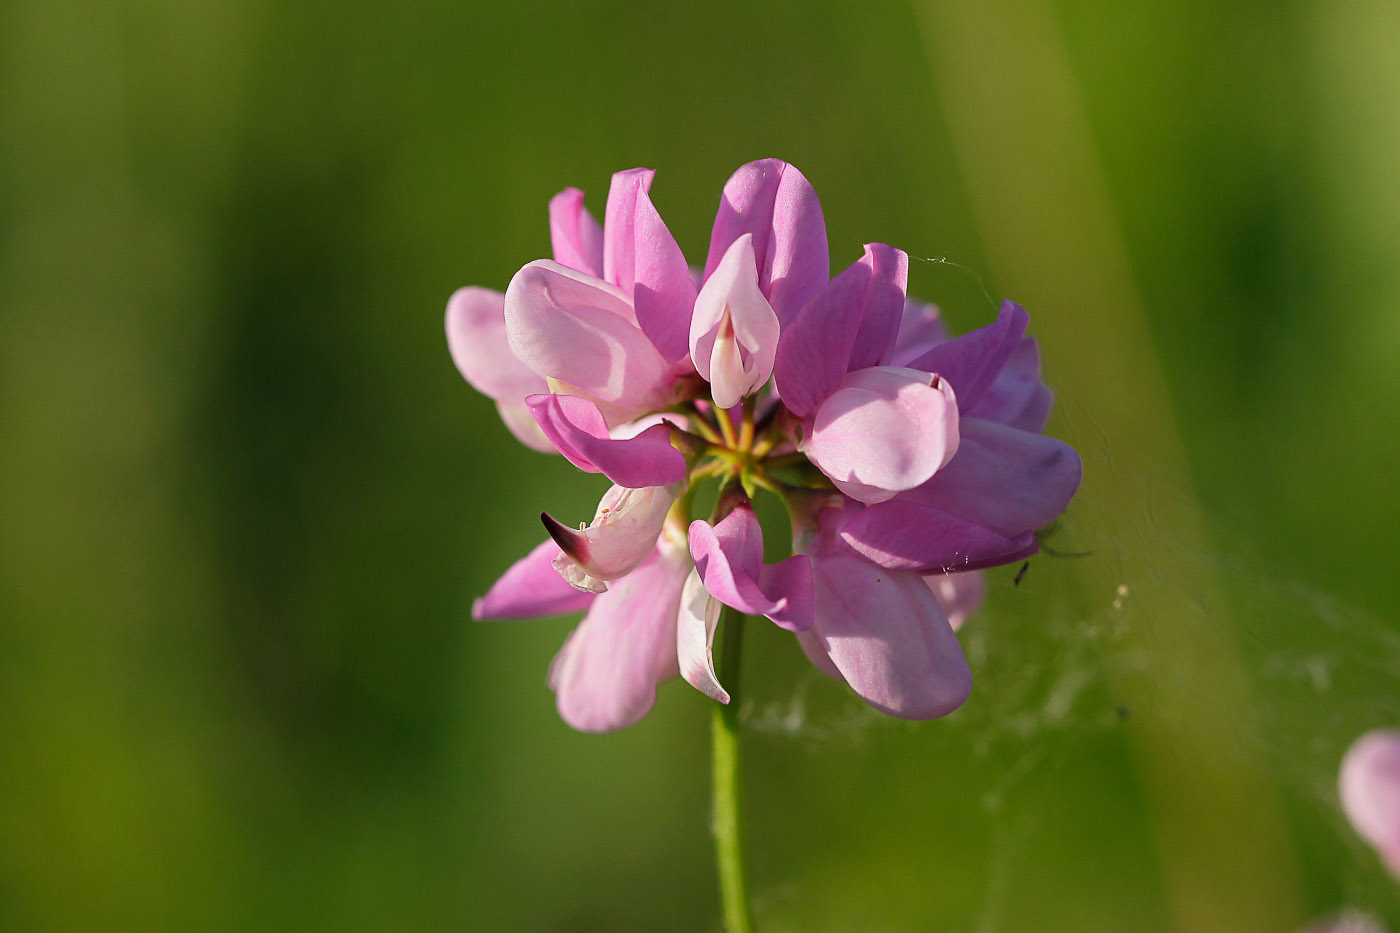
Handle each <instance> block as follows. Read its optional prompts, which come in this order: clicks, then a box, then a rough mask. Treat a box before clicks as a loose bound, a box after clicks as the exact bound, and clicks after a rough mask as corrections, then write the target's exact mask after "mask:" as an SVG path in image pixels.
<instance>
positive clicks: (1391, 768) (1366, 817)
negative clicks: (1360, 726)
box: [1338, 729, 1400, 878]
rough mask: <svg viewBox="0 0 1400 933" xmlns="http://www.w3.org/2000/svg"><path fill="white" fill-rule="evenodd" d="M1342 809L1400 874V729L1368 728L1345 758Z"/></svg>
mask: <svg viewBox="0 0 1400 933" xmlns="http://www.w3.org/2000/svg"><path fill="white" fill-rule="evenodd" d="M1338 788H1339V791H1340V794H1341V798H1342V809H1343V810H1345V811H1346V815H1347V819H1349V820H1351V825H1352V826H1353V827H1354V828H1355V829H1356V832H1357V834H1358V835H1360V836H1361V838H1363V839H1365V840H1366V841H1367V842H1369V843H1370V844H1371V845H1372V846H1374V847H1375V849H1376V852H1377V853H1379V854H1380V856H1381V859H1382V860H1383V861H1384V862H1385V864H1386V867H1387V868H1389V869H1390V871H1391V873H1392V874H1394V875H1395V876H1396V877H1398V878H1400V732H1398V731H1394V730H1388V729H1377V730H1375V731H1374V732H1368V733H1366V734H1365V735H1363V736H1362V737H1361V738H1359V739H1357V740H1356V742H1355V743H1354V744H1353V745H1352V746H1351V748H1350V749H1349V750H1348V751H1347V754H1346V757H1345V758H1344V759H1343V760H1342V769H1341V775H1340V777H1339V779H1338Z"/></svg>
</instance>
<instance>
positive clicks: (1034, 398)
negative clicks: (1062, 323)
mask: <svg viewBox="0 0 1400 933" xmlns="http://www.w3.org/2000/svg"><path fill="white" fill-rule="evenodd" d="M1050 403H1051V394H1050V390H1049V389H1048V388H1046V386H1045V383H1043V382H1041V381H1040V348H1039V347H1038V346H1037V345H1036V342H1035V340H1034V338H1031V337H1026V338H1024V339H1023V340H1022V341H1021V342H1020V343H1019V344H1017V346H1016V349H1015V350H1014V351H1012V353H1011V356H1010V358H1008V359H1007V361H1006V365H1005V366H1003V367H1002V370H1001V372H1000V373H998V374H997V377H996V378H995V379H993V380H992V384H991V385H990V386H988V387H987V391H986V392H984V393H983V394H982V397H981V398H980V399H978V400H977V404H975V405H973V406H972V407H971V408H969V409H968V411H967V413H968V415H969V416H970V417H973V418H981V419H983V420H985V421H995V422H997V423H999V424H1004V425H1008V426H1009V427H1013V428H1020V429H1021V430H1022V431H1035V432H1037V433H1039V432H1041V431H1043V430H1045V422H1046V420H1047V419H1048V418H1049V417H1050Z"/></svg>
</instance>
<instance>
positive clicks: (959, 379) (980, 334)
mask: <svg viewBox="0 0 1400 933" xmlns="http://www.w3.org/2000/svg"><path fill="white" fill-rule="evenodd" d="M1029 323H1030V316H1029V315H1028V314H1026V309H1025V308H1022V307H1021V306H1020V305H1018V304H1016V302H1014V301H1003V302H1002V303H1001V311H1000V312H999V313H998V314H997V319H996V321H995V322H993V323H991V324H988V325H987V326H986V327H979V328H978V329H977V330H974V331H971V332H969V333H966V334H963V335H962V336H961V337H954V338H953V339H952V340H949V341H948V342H947V343H941V344H939V345H938V346H936V347H934V348H933V349H932V350H929V351H928V352H927V353H925V354H924V355H923V356H921V357H919V358H918V359H916V360H913V361H912V362H910V363H909V365H910V366H911V367H912V368H914V369H922V370H924V371H925V372H930V373H937V374H938V375H939V376H942V377H943V378H944V379H946V380H948V381H949V382H951V383H952V384H953V389H954V391H956V392H957V393H958V408H959V410H960V411H968V410H970V409H971V408H972V406H973V405H976V404H977V401H978V400H979V399H980V398H981V397H982V393H983V392H985V391H986V390H987V387H988V386H990V385H991V384H992V380H994V379H995V378H996V377H997V374H998V373H1000V372H1001V369H1002V367H1003V366H1005V365H1006V361H1007V360H1008V359H1009V358H1010V357H1011V354H1012V353H1013V352H1014V351H1015V349H1016V346H1017V345H1018V344H1019V343H1020V342H1021V337H1022V336H1024V335H1025V333H1026V325H1027V324H1029Z"/></svg>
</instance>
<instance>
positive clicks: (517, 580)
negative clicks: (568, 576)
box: [472, 541, 594, 619]
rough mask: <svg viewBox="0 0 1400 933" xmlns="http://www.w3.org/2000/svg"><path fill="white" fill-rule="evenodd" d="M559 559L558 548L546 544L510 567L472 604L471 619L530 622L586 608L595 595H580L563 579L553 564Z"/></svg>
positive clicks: (546, 542)
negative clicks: (527, 620)
mask: <svg viewBox="0 0 1400 933" xmlns="http://www.w3.org/2000/svg"><path fill="white" fill-rule="evenodd" d="M558 556H559V546H558V545H557V544H555V543H554V542H553V541H545V542H544V543H542V544H540V545H538V546H537V547H536V548H535V549H534V550H533V551H531V552H530V553H529V554H526V555H525V556H524V557H522V558H520V560H518V561H516V562H515V563H514V564H511V566H510V569H509V570H507V571H506V572H505V573H503V574H501V578H500V579H499V580H497V581H496V582H495V583H494V584H492V585H491V589H489V590H487V591H486V595H485V596H483V597H481V598H480V599H478V600H477V601H476V602H474V603H472V618H473V619H530V618H534V617H535V616H552V615H559V614H560V613H564V612H581V611H583V610H584V609H587V608H588V607H589V606H590V605H592V603H593V599H594V597H593V594H591V593H581V592H579V591H578V590H576V589H574V588H573V587H572V586H570V585H569V584H567V583H565V582H564V580H563V579H561V578H560V576H559V574H558V573H557V572H556V571H555V569H554V565H553V561H554V559H555V558H556V557H558Z"/></svg>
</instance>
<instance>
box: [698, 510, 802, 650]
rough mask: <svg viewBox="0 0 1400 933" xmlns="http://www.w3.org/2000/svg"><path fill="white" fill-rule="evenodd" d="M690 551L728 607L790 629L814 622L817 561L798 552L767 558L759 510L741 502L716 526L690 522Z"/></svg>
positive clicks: (710, 588) (703, 577)
mask: <svg viewBox="0 0 1400 933" xmlns="http://www.w3.org/2000/svg"><path fill="white" fill-rule="evenodd" d="M690 553H691V556H692V557H693V558H694V560H695V569H696V570H697V571H698V572H699V574H700V579H701V580H702V581H704V584H705V589H706V590H708V591H709V592H710V593H711V594H712V595H713V596H714V597H715V598H716V599H718V600H719V601H720V602H722V603H724V604H725V605H726V606H732V607H734V608H735V609H738V610H739V611H740V612H746V613H748V614H749V615H761V616H767V617H768V618H769V619H772V620H773V621H774V622H775V623H777V624H778V625H780V626H782V627H783V628H785V629H788V630H789V631H794V632H795V631H802V630H803V629H806V628H809V627H810V626H811V624H812V565H811V563H810V562H809V561H808V559H807V557H806V555H803V554H797V555H794V556H793V557H789V558H788V559H787V560H784V561H781V562H779V563H777V564H772V565H764V563H763V529H762V528H761V527H760V526H759V524H758V518H757V517H756V516H755V515H754V512H753V509H751V508H749V507H748V506H740V507H738V508H736V509H735V510H734V511H732V512H730V513H729V515H727V516H726V517H725V518H724V520H723V521H721V522H720V523H719V524H718V525H715V526H713V527H711V526H710V524H709V523H708V522H703V521H695V522H692V523H691V525H690Z"/></svg>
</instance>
